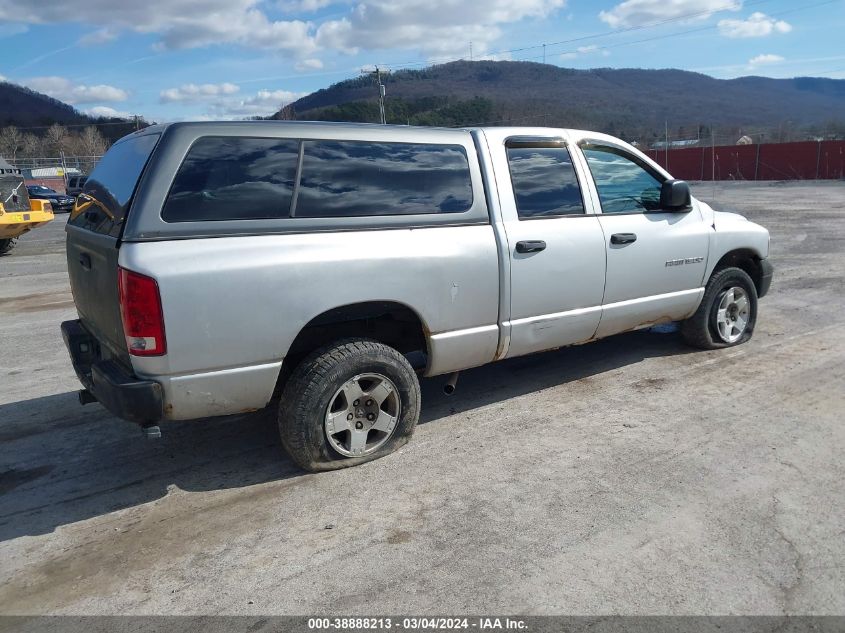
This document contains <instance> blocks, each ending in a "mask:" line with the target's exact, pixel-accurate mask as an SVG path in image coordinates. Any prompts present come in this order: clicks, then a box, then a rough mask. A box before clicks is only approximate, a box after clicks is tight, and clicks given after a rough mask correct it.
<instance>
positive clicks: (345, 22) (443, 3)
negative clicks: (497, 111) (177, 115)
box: [316, 0, 724, 57]
mask: <svg viewBox="0 0 845 633" xmlns="http://www.w3.org/2000/svg"><path fill="white" fill-rule="evenodd" d="M723 1H724V0H723ZM565 4H566V0H488V2H467V1H466V0H406V1H404V2H396V1H395V0H368V2H366V3H364V2H361V3H359V4H357V5H355V7H354V8H353V9H352V12H351V14H350V15H349V16H348V17H344V18H342V19H340V20H329V21H327V22H324V23H323V24H321V25H320V27H319V28H318V29H317V33H316V42H317V44H318V45H320V46H324V47H328V48H334V49H338V50H341V51H344V52H348V53H355V52H357V51H358V50H359V49H361V48H366V49H369V50H374V49H388V48H417V47H419V48H421V49H422V50H423V51H425V52H426V53H429V54H441V55H466V53H467V48H468V44H469V42H470V41H471V42H472V43H473V48H474V50H475V52H476V54H477V55H478V56H479V57H481V56H483V54H484V52H485V51H486V50H487V48H488V46H489V44H490V42H492V41H493V40H495V39H496V38H498V37H499V36H500V35H501V31H500V29H499V28H498V25H501V24H506V23H510V22H516V21H518V20H522V19H524V18H544V17H546V16H548V15H550V14H551V13H553V12H554V11H555V10H557V9H560V8H561V7H563V6H564V5H565Z"/></svg>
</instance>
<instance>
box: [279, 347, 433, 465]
mask: <svg viewBox="0 0 845 633" xmlns="http://www.w3.org/2000/svg"><path fill="white" fill-rule="evenodd" d="M419 410H420V388H419V382H418V381H417V376H416V374H415V373H414V370H413V368H412V367H411V365H410V364H409V363H408V361H407V360H406V359H405V357H404V356H402V354H400V353H399V352H398V351H396V350H395V349H393V348H392V347H389V346H387V345H384V344H382V343H378V342H376V341H371V340H365V339H358V340H346V341H338V342H336V343H333V344H331V345H328V346H326V347H323V348H321V349H319V350H317V351H316V352H314V353H312V354H311V355H310V356H309V357H308V358H306V359H305V360H303V361H302V362H301V363H300V364H299V366H297V367H296V369H294V371H293V373H292V374H291V377H290V379H289V380H288V382H287V384H286V385H285V388H284V391H283V393H282V400H281V403H280V405H279V433H280V435H281V438H282V444H283V445H284V447H285V449H286V450H287V452H288V454H289V455H290V456H291V458H292V459H293V460H294V461H295V462H296V463H297V464H298V465H299V466H300V467H302V468H304V469H305V470H309V471H312V472H315V471H324V470H335V469H338V468H345V467H348V466H354V465H356V464H361V463H363V462H368V461H371V460H373V459H377V458H379V457H383V456H385V455H387V454H389V453H392V452H393V451H395V450H396V449H397V448H399V447H401V446H402V445H404V444H405V443H407V441H408V440H409V439H410V437H411V435H412V434H413V431H414V427H415V426H416V424H417V419H418V418H419Z"/></svg>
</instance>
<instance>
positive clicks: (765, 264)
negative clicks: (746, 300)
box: [757, 259, 775, 297]
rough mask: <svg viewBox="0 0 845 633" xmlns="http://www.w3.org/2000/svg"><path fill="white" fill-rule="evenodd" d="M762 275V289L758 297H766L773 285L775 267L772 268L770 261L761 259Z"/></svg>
mask: <svg viewBox="0 0 845 633" xmlns="http://www.w3.org/2000/svg"><path fill="white" fill-rule="evenodd" d="M760 273H761V274H760V287H759V288H758V289H757V296H758V297H765V296H766V293H768V292H769V288H770V287H771V285H772V275H774V273H775V267H774V266H772V264H771V262H769V260H768V259H761V260H760Z"/></svg>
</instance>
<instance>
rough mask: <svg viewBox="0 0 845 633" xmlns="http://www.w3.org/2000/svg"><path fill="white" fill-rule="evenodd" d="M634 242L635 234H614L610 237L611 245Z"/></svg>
mask: <svg viewBox="0 0 845 633" xmlns="http://www.w3.org/2000/svg"><path fill="white" fill-rule="evenodd" d="M636 241H637V234H636V233H614V234H613V235H611V236H610V243H611V244H633V243H634V242H636Z"/></svg>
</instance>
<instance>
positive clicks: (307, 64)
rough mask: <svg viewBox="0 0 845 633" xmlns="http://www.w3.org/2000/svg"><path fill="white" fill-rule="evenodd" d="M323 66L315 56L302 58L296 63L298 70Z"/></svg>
mask: <svg viewBox="0 0 845 633" xmlns="http://www.w3.org/2000/svg"><path fill="white" fill-rule="evenodd" d="M322 67H323V62H321V61H320V60H319V59H317V58H315V57H311V58H309V59H303V60H302V61H299V62H297V63H296V69H297V70H300V71H304V70H319V69H320V68H322Z"/></svg>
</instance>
